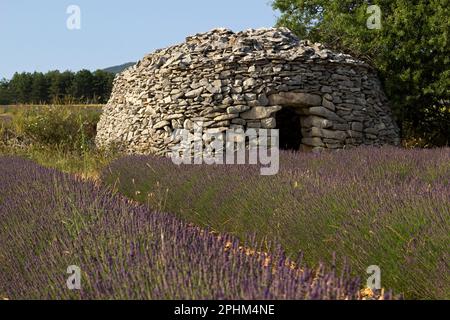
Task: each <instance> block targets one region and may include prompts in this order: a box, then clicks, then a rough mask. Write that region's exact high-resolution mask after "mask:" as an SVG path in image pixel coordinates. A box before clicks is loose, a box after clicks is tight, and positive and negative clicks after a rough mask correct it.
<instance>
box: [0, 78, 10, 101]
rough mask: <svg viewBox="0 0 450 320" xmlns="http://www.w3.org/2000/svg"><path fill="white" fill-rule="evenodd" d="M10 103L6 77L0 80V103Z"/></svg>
mask: <svg viewBox="0 0 450 320" xmlns="http://www.w3.org/2000/svg"><path fill="white" fill-rule="evenodd" d="M7 104H11V93H10V90H9V82H8V81H7V80H6V79H2V80H1V81H0V105H7Z"/></svg>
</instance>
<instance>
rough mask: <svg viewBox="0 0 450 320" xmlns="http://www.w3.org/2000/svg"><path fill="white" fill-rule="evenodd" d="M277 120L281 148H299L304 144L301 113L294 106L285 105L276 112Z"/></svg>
mask: <svg viewBox="0 0 450 320" xmlns="http://www.w3.org/2000/svg"><path fill="white" fill-rule="evenodd" d="M276 122H277V128H278V129H279V130H280V149H281V150H299V149H300V145H301V144H302V128H301V125H300V115H299V114H298V113H297V112H295V109H294V108H288V107H283V109H281V110H280V111H278V112H277V114H276Z"/></svg>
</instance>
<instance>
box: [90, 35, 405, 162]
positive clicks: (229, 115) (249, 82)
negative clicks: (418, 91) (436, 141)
mask: <svg viewBox="0 0 450 320" xmlns="http://www.w3.org/2000/svg"><path fill="white" fill-rule="evenodd" d="M286 108H288V109H290V110H293V111H294V112H295V114H296V115H298V122H299V123H297V124H298V126H299V127H300V130H301V131H299V132H301V135H299V136H298V139H299V140H300V142H301V144H300V145H301V148H302V149H304V150H320V149H324V148H330V149H338V148H344V147H352V146H358V145H383V144H394V145H396V144H399V130H398V128H397V126H396V124H395V121H394V120H393V118H392V114H391V110H390V108H389V104H388V101H387V99H386V96H385V94H384V93H383V91H382V89H381V85H380V82H379V80H378V78H377V75H376V73H375V72H374V71H373V70H372V69H371V68H370V67H369V66H368V65H367V64H365V63H364V62H362V61H358V60H356V59H353V58H352V57H351V56H349V55H345V54H341V53H335V52H332V51H330V50H328V49H326V48H324V47H323V46H322V45H321V44H312V43H309V42H308V41H300V40H299V39H298V38H297V37H296V36H295V35H294V34H293V33H292V32H290V31H289V30H288V29H284V28H280V29H258V30H253V29H252V30H247V31H244V32H239V33H233V32H232V31H230V30H226V29H215V30H212V31H210V32H208V33H204V34H197V35H195V36H191V37H188V38H187V39H186V42H185V43H182V44H180V45H176V46H172V47H169V48H166V49H162V50H157V51H156V52H154V53H152V54H150V55H147V56H146V57H144V58H143V59H142V60H141V61H139V62H138V63H137V64H136V65H135V66H133V67H131V68H129V69H127V70H125V71H124V72H123V73H121V74H119V75H118V76H117V77H116V79H115V80H114V88H113V92H112V96H111V98H110V100H109V102H108V104H107V105H106V106H105V108H104V110H103V114H102V116H101V119H100V122H99V124H98V134H97V138H96V143H97V145H98V146H99V147H106V148H108V147H111V146H114V147H116V148H119V149H121V150H123V151H126V152H129V153H152V154H157V155H167V154H168V153H169V152H170V149H171V147H173V146H174V145H175V144H176V143H177V142H176V141H174V140H173V137H172V133H173V131H174V130H176V129H189V130H193V127H194V123H196V122H201V123H202V125H203V126H204V127H206V128H215V129H216V130H217V131H218V132H220V131H224V130H226V129H228V128H242V129H244V130H245V129H247V128H256V129H257V128H277V129H280V133H282V132H283V130H285V131H286V130H291V129H292V128H289V127H280V126H281V125H282V124H277V113H278V112H280V110H282V109H286Z"/></svg>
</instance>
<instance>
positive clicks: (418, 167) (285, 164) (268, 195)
mask: <svg viewBox="0 0 450 320" xmlns="http://www.w3.org/2000/svg"><path fill="white" fill-rule="evenodd" d="M280 168H281V170H280V173H279V174H278V175H276V176H272V177H263V176H261V175H260V172H259V168H257V167H255V166H249V165H243V166H206V165H202V166H186V165H185V166H181V167H178V166H175V165H174V164H172V163H171V161H170V160H169V159H160V158H154V157H146V156H140V157H137V156H131V157H127V158H122V159H119V160H117V161H116V162H114V163H113V164H112V165H111V166H110V168H109V169H108V170H106V171H105V172H104V175H103V179H104V181H107V182H109V183H110V184H111V185H115V186H117V188H118V190H119V191H120V192H122V193H124V194H126V195H127V196H129V197H132V198H134V199H135V200H138V201H140V202H142V203H146V204H147V205H148V207H152V208H159V209H160V210H165V211H169V212H173V213H175V214H177V215H178V216H179V217H181V218H183V219H184V220H186V221H189V222H193V223H195V224H197V225H200V226H207V227H211V228H213V229H214V230H218V231H220V232H227V233H230V234H233V235H236V236H238V237H239V238H241V239H246V238H247V237H248V235H249V234H254V233H256V234H257V239H258V240H259V241H265V240H270V241H275V242H277V243H280V244H281V246H282V247H283V249H285V250H286V251H287V253H288V254H292V255H295V254H296V252H298V251H302V252H304V261H305V262H306V263H307V264H309V265H315V264H316V263H317V262H318V261H324V259H325V262H326V263H331V257H332V254H333V252H337V253H338V254H339V256H341V257H347V258H348V259H349V263H350V265H351V266H352V269H353V270H354V274H355V275H358V276H361V277H363V276H364V275H365V274H366V269H367V268H368V266H371V265H377V266H379V267H380V269H381V274H382V276H381V281H382V286H384V287H388V288H392V289H394V291H395V292H402V293H404V294H405V296H406V297H407V298H415V299H439V298H440V299H448V298H450V296H449V293H450V272H449V271H450V267H449V264H448V261H449V258H450V257H449V253H448V244H449V242H450V214H449V212H450V209H449V208H450V184H449V183H450V149H448V148H447V149H436V150H402V149H399V148H393V147H386V148H358V149H355V150H346V151H345V150H344V151H340V152H336V153H323V154H320V155H315V154H302V153H299V154H296V153H288V152H286V153H282V154H281V160H280Z"/></svg>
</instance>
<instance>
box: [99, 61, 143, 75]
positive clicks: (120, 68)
mask: <svg viewBox="0 0 450 320" xmlns="http://www.w3.org/2000/svg"><path fill="white" fill-rule="evenodd" d="M135 64H136V62H128V63H124V64H121V65H119V66H114V67H109V68H106V69H103V71H106V72H110V73H114V74H117V73H121V72H122V71H123V70H125V69H126V68H128V67H131V66H132V65H135Z"/></svg>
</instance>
